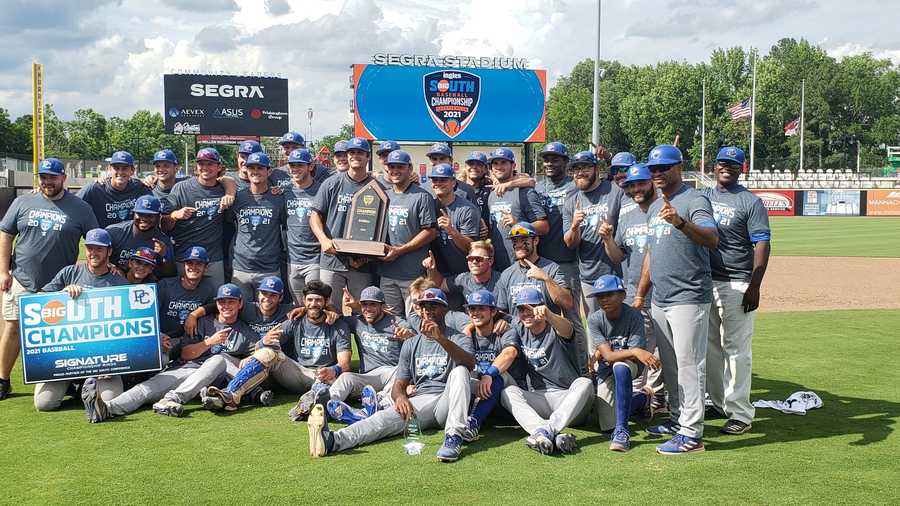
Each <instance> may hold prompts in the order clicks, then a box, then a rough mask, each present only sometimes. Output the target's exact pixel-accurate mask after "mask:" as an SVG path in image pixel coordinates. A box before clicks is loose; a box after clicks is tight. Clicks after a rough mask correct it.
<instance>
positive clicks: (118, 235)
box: [106, 195, 176, 277]
mask: <svg viewBox="0 0 900 506" xmlns="http://www.w3.org/2000/svg"><path fill="white" fill-rule="evenodd" d="M161 210H162V203H161V202H160V201H159V199H158V198H156V197H155V196H153V195H142V196H140V197H138V198H137V200H135V201H134V211H133V212H132V219H131V220H128V221H123V222H120V223H115V224H113V225H110V226H108V227H106V231H107V232H109V236H110V238H112V249H113V251H112V257H111V260H112V262H113V263H114V264H116V265H117V266H118V267H119V268H120V269H123V270H124V269H125V268H127V267H128V259H129V258H130V257H131V253H132V252H133V251H134V250H135V249H137V248H150V249H152V250H153V251H155V252H156V253H157V254H158V255H159V259H160V262H159V265H158V266H157V268H156V269H155V270H154V272H155V273H156V275H157V276H158V277H167V276H174V275H175V274H176V271H175V261H174V258H173V255H174V251H175V247H174V246H173V245H172V239H169V236H168V235H166V234H165V233H164V232H163V231H162V229H160V228H159V223H160V213H161Z"/></svg>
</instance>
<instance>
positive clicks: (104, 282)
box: [41, 264, 128, 292]
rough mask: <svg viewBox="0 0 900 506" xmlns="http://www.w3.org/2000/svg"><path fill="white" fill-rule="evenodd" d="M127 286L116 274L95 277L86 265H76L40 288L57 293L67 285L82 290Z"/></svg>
mask: <svg viewBox="0 0 900 506" xmlns="http://www.w3.org/2000/svg"><path fill="white" fill-rule="evenodd" d="M127 284H128V280H127V279H125V278H123V277H122V276H119V275H118V274H113V273H112V272H107V273H106V274H104V275H102V276H97V275H96V274H94V273H92V272H91V271H89V270H88V267H87V265H85V264H76V265H67V266H65V267H63V268H62V270H60V271H59V273H57V274H56V276H54V277H53V279H52V280H50V282H49V283H47V284H46V285H44V287H43V288H41V291H42V292H58V291H60V290H62V289H63V288H65V287H67V286H69V285H78V286H80V287H82V288H107V287H110V286H122V285H127Z"/></svg>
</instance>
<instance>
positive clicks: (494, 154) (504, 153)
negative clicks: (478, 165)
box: [488, 148, 516, 163]
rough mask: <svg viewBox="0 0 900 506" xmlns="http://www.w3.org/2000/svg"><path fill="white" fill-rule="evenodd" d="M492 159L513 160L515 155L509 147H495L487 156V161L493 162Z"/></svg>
mask: <svg viewBox="0 0 900 506" xmlns="http://www.w3.org/2000/svg"><path fill="white" fill-rule="evenodd" d="M494 160H509V161H510V162H515V161H516V155H514V154H513V152H512V150H511V149H509V148H497V149H495V150H493V151H491V156H489V157H488V162H489V163H493V161H494Z"/></svg>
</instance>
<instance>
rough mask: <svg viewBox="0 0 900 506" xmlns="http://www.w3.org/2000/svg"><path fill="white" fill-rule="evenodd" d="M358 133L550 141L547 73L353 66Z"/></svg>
mask: <svg viewBox="0 0 900 506" xmlns="http://www.w3.org/2000/svg"><path fill="white" fill-rule="evenodd" d="M353 89H354V107H353V110H354V132H355V134H356V135H357V136H359V137H365V138H368V139H394V140H397V141H483V142H489V141H494V142H543V141H544V139H545V137H546V134H545V130H546V113H545V107H544V105H545V102H546V97H547V71H545V70H529V69H489V68H448V67H415V66H393V65H367V64H356V65H353Z"/></svg>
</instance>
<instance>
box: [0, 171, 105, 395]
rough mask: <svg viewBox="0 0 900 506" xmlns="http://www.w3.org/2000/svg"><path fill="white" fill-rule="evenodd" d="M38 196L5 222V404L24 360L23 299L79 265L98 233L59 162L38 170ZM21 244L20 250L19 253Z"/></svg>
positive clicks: (0, 340) (0, 268) (1, 353)
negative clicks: (84, 241)
mask: <svg viewBox="0 0 900 506" xmlns="http://www.w3.org/2000/svg"><path fill="white" fill-rule="evenodd" d="M38 178H39V181H40V186H39V188H38V189H39V190H40V191H39V192H38V193H26V194H23V195H20V196H19V197H16V199H15V200H14V201H13V203H12V205H10V207H9V209H8V210H7V211H6V214H5V215H4V216H3V220H2V221H0V291H2V292H3V304H2V306H3V319H4V320H5V322H6V323H5V324H4V326H3V334H2V335H0V400H3V399H6V398H7V397H9V394H10V392H11V391H12V388H11V385H10V382H9V377H10V373H11V372H12V368H13V365H14V364H15V363H16V359H17V358H18V356H19V300H18V298H19V296H21V295H28V294H30V293H35V292H37V291H39V290H40V289H41V287H43V286H44V285H46V284H47V283H48V282H49V281H50V280H51V279H53V277H54V276H55V275H56V273H58V272H59V271H60V270H61V269H62V268H63V267H65V266H66V265H72V264H74V263H75V261H76V260H78V243H79V241H80V240H81V238H82V237H84V236H85V234H86V233H87V231H88V230H91V229H93V228H97V218H96V217H95V216H94V213H93V212H92V211H91V206H89V205H88V204H87V203H85V202H84V201H83V200H81V199H79V198H78V197H76V196H75V195H73V194H71V193H69V192H68V191H66V189H65V184H66V172H65V166H64V165H63V163H62V162H61V161H59V160H57V159H56V158H47V159H46V160H41V162H40V163H39V164H38ZM13 242H15V250H13Z"/></svg>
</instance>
